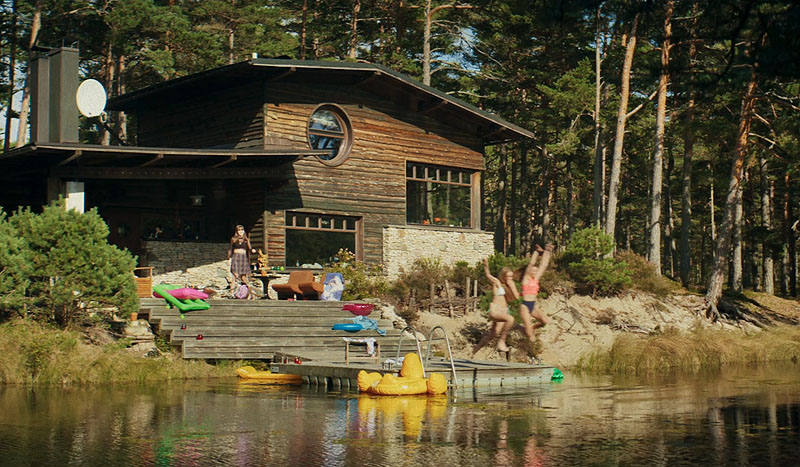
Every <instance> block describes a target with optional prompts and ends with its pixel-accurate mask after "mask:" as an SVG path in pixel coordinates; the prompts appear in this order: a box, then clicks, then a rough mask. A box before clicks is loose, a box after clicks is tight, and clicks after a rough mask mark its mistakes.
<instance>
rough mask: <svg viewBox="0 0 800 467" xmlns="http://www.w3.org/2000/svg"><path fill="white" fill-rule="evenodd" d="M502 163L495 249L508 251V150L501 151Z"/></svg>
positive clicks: (500, 167) (498, 175) (499, 175)
mask: <svg viewBox="0 0 800 467" xmlns="http://www.w3.org/2000/svg"><path fill="white" fill-rule="evenodd" d="M498 152H499V155H500V161H499V167H498V169H497V225H496V226H495V232H494V249H495V250H497V251H502V252H503V253H505V251H506V244H505V243H506V232H507V228H506V227H507V223H508V213H507V211H506V199H507V194H508V193H507V192H508V189H507V183H506V178H507V177H508V155H507V154H506V148H504V147H503V148H500V149H499V151H498Z"/></svg>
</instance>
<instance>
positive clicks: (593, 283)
mask: <svg viewBox="0 0 800 467" xmlns="http://www.w3.org/2000/svg"><path fill="white" fill-rule="evenodd" d="M613 250H614V240H613V239H612V238H611V237H610V236H608V235H606V234H605V233H604V232H603V231H601V230H600V229H599V228H597V227H588V228H585V229H582V230H579V231H577V232H575V233H574V234H573V235H572V238H571V239H570V241H569V243H568V244H567V248H566V250H565V251H564V255H563V257H562V261H563V262H564V263H565V264H566V270H567V273H568V274H569V275H570V277H571V278H572V279H573V280H574V281H575V282H576V283H577V284H576V285H577V286H578V287H583V288H586V289H588V290H589V291H590V292H591V293H592V295H595V294H599V295H613V294H616V293H618V292H619V291H620V290H622V289H623V288H624V287H625V286H627V285H629V284H630V283H631V271H630V269H629V268H628V265H627V264H626V263H625V262H624V261H619V260H616V259H614V258H612V257H609V256H608V255H609V254H610V253H611V252H612V251H613Z"/></svg>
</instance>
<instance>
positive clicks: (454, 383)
mask: <svg viewBox="0 0 800 467" xmlns="http://www.w3.org/2000/svg"><path fill="white" fill-rule="evenodd" d="M437 329H438V330H441V331H442V335H443V336H444V341H445V343H446V344H447V356H448V358H449V359H450V371H451V373H452V378H451V379H450V382H451V384H450V386H451V387H453V389H456V388H458V378H457V377H456V365H455V363H454V362H453V351H452V349H451V348H450V338H449V337H448V336H447V331H445V330H444V328H443V327H441V326H435V327H434V328H433V329H431V332H430V334H428V350H427V352H425V362H424V363H422V360H420V363H422V377H423V378H426V377H427V376H426V375H425V365H426V364H427V363H428V362H429V361H430V358H431V347H432V343H433V334H434V333H435V332H436V330H437ZM406 331H411V334H412V335H413V336H414V341H415V342H416V344H417V355H422V350H421V349H420V345H419V339H418V338H417V330H416V329H414V327H413V326H406V327H404V328H403V330H402V331H400V339H398V340H397V355H396V357H395V359H396V360H399V359H400V346H401V345H402V343H403V335H404V333H405V332H406ZM440 339H441V338H439V339H437V340H440Z"/></svg>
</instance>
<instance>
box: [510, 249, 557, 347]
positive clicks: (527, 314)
mask: <svg viewBox="0 0 800 467" xmlns="http://www.w3.org/2000/svg"><path fill="white" fill-rule="evenodd" d="M540 253H541V255H542V258H541V261H540V262H539V265H538V266H537V265H536V261H537V260H538V259H539V254H540ZM552 255H553V245H552V244H550V243H548V244H547V246H546V247H545V249H544V250H542V247H540V246H539V245H536V251H535V252H534V253H533V256H531V260H530V262H529V263H528V265H527V266H525V267H524V269H520V270H519V271H518V272H519V273H520V277H521V281H520V282H521V283H522V304H521V305H520V307H519V317H520V318H521V319H522V325H523V327H524V328H525V335H527V336H528V339H530V341H531V342H534V341H535V340H536V333H535V332H534V331H535V330H536V329H537V328H541V327H544V325H546V324H547V323H549V322H550V318H548V317H547V315H545V314H544V313H543V312H542V311H541V310H540V309H539V308H537V307H536V296H537V295H539V279H540V278H541V277H542V275H543V274H544V272H545V271H546V270H547V266H548V265H549V264H550V257H551V256H552ZM531 317H533V318H536V323H534V322H533V320H532V319H531Z"/></svg>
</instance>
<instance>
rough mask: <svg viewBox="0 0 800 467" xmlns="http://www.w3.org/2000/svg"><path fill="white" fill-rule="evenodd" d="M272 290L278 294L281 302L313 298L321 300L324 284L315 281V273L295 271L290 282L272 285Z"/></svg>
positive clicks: (290, 277)
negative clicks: (289, 299) (320, 295)
mask: <svg viewBox="0 0 800 467" xmlns="http://www.w3.org/2000/svg"><path fill="white" fill-rule="evenodd" d="M272 290H274V291H275V292H276V293H277V294H278V299H279V300H284V299H287V298H293V299H295V300H300V299H305V298H306V297H307V296H308V297H313V298H314V299H315V300H316V299H319V294H320V293H322V290H323V289H322V284H321V283H319V282H317V281H315V280H314V272H313V271H294V272H292V273H291V274H289V281H288V282H287V283H285V284H272Z"/></svg>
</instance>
